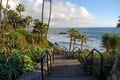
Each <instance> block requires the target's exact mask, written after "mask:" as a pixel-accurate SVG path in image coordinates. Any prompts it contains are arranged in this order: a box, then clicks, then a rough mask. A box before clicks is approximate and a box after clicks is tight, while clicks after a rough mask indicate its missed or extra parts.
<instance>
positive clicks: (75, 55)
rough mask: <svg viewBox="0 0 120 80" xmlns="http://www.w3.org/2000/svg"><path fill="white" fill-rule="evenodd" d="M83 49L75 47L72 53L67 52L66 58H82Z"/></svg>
mask: <svg viewBox="0 0 120 80" xmlns="http://www.w3.org/2000/svg"><path fill="white" fill-rule="evenodd" d="M80 53H81V49H80V48H79V47H75V48H74V49H73V50H72V51H71V52H69V51H68V52H67V53H66V54H67V55H66V57H68V58H78V57H79V56H80Z"/></svg>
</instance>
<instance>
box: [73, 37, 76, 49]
mask: <svg viewBox="0 0 120 80" xmlns="http://www.w3.org/2000/svg"><path fill="white" fill-rule="evenodd" d="M75 44H76V38H74V45H73V49H74V48H75Z"/></svg>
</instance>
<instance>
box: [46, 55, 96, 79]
mask: <svg viewBox="0 0 120 80" xmlns="http://www.w3.org/2000/svg"><path fill="white" fill-rule="evenodd" d="M45 80H96V79H94V78H92V77H89V76H85V75H84V71H83V69H82V68H81V67H80V63H79V62H78V60H77V59H66V58H65V57H64V56H63V55H55V63H54V64H53V70H52V75H51V76H49V77H46V78H45Z"/></svg>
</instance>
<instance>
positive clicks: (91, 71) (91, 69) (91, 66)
mask: <svg viewBox="0 0 120 80" xmlns="http://www.w3.org/2000/svg"><path fill="white" fill-rule="evenodd" d="M93 51H94V49H93V50H92V52H91V53H92V55H91V57H92V58H91V64H90V74H91V75H92V73H93Z"/></svg>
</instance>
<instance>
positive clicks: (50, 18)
mask: <svg viewBox="0 0 120 80" xmlns="http://www.w3.org/2000/svg"><path fill="white" fill-rule="evenodd" d="M51 11H52V0H50V12H49V20H48V27H47V31H46V35H45V37H47V34H48V30H49V27H50V21H51Z"/></svg>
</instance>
